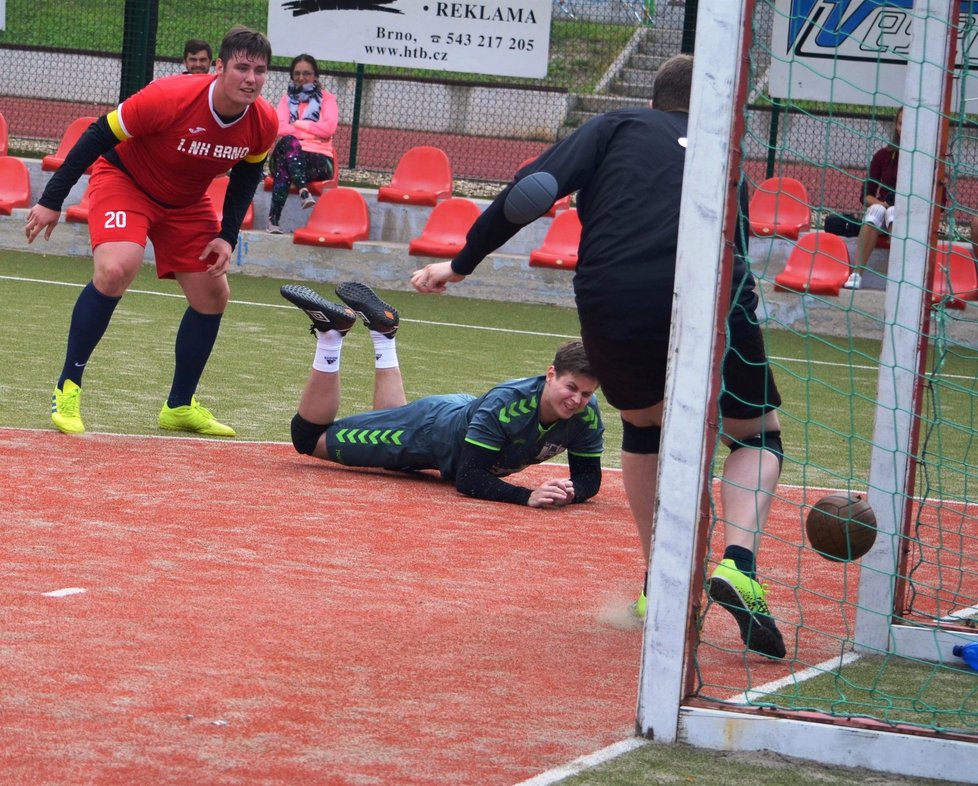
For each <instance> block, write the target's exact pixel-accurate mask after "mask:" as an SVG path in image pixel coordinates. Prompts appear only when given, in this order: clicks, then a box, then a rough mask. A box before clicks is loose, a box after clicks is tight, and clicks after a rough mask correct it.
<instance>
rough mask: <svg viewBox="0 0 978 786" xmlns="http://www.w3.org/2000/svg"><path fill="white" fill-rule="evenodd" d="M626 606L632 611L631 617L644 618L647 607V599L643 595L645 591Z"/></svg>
mask: <svg viewBox="0 0 978 786" xmlns="http://www.w3.org/2000/svg"><path fill="white" fill-rule="evenodd" d="M628 608H629V610H630V611H631V612H632V616H633V617H635V618H637V619H640V620H644V619H645V612H646V610H647V608H648V600H647V599H646V597H645V593H644V592H643V593H642V594H641V595H639V596H638V600H635V601H633V602H632V605H631V606H629V607H628Z"/></svg>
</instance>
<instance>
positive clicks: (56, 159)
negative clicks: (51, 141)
mask: <svg viewBox="0 0 978 786" xmlns="http://www.w3.org/2000/svg"><path fill="white" fill-rule="evenodd" d="M96 120H98V118H97V117H88V116H87V115H86V116H83V117H79V118H77V119H76V120H72V121H71V123H70V124H69V125H68V128H67V129H66V130H65V132H64V135H63V136H62V137H61V141H60V142H59V143H58V149H57V151H55V152H54V153H52V154H51V155H47V156H44V158H42V159H41V169H43V170H44V171H45V172H53V171H54V170H56V169H57V168H58V167H59V166H61V165H62V164H63V163H64V160H65V156H66V155H68V152H69V151H70V150H71V148H73V147H74V146H75V142H77V141H78V138H79V137H80V136H81V135H82V134H84V133H85V130H86V129H87V128H88V127H89V126H90V125H91V124H92V123H94V122H95V121H96ZM85 172H86V174H91V173H92V168H91V167H89V168H88V169H86V170H85Z"/></svg>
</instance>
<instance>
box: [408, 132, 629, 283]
mask: <svg viewBox="0 0 978 786" xmlns="http://www.w3.org/2000/svg"><path fill="white" fill-rule="evenodd" d="M596 121H600V122H596ZM609 135H610V130H609V126H608V125H607V124H606V123H605V121H603V120H601V119H600V118H595V119H594V120H590V121H588V122H587V123H585V124H584V125H583V126H581V127H580V128H578V129H577V130H576V131H575V132H574V133H573V134H571V135H570V136H568V137H567V138H565V139H563V140H562V141H560V142H558V143H557V144H556V145H553V146H552V147H550V148H549V149H548V150H546V151H544V152H543V153H541V154H540V155H539V156H538V157H537V158H536V159H534V160H533V161H531V162H530V163H529V164H527V165H526V166H524V167H523V168H522V169H520V170H519V171H518V172H517V173H516V177H515V179H514V180H513V182H511V183H510V184H509V185H507V186H506V188H504V189H503V190H502V191H501V192H500V193H499V195H498V196H497V197H496V198H495V199H494V200H493V201H492V203H491V204H490V205H489V206H488V207H487V208H486V209H485V210H484V211H483V212H482V215H480V216H479V218H477V219H476V221H475V223H474V224H473V225H472V228H471V229H470V230H469V232H468V234H467V235H466V236H465V246H464V247H463V248H462V250H461V251H459V253H458V254H457V255H456V256H455V258H454V259H453V260H452V261H451V262H450V263H449V262H435V263H433V264H430V265H427V266H426V267H424V268H421V269H420V270H416V271H414V273H413V274H412V275H411V284H412V286H413V287H414V288H415V289H416V290H418V291H419V292H444V291H445V285H446V284H448V283H451V282H457V281H461V280H462V279H464V278H465V277H466V276H467V275H469V274H470V273H472V271H474V270H475V268H476V266H477V265H478V264H479V263H480V262H481V261H482V260H483V259H485V258H486V257H487V256H488V255H489V254H490V253H492V252H493V251H495V250H496V249H497V248H499V247H500V246H501V245H503V243H505V242H506V241H507V240H509V239H510V238H511V237H513V235H515V234H516V233H517V232H519V231H520V230H521V229H522V228H523V227H524V226H526V225H527V224H530V223H532V222H533V221H535V220H536V218H537V217H538V216H540V215H543V214H544V213H546V212H547V210H548V209H549V208H550V206H551V205H552V204H553V203H554V201H556V200H557V199H560V198H562V197H565V196H567V195H568V194H572V193H574V192H575V191H578V190H579V189H581V188H583V187H584V186H585V185H587V183H588V182H589V181H590V179H591V176H592V175H593V174H594V172H595V170H596V169H597V167H598V165H599V164H600V162H601V158H602V156H603V155H604V150H605V147H606V145H607V140H608V138H609ZM541 173H546V175H547V176H549V182H550V183H551V184H552V185H548V187H547V189H546V191H547V193H548V195H549V193H550V192H551V191H552V195H553V197H552V199H550V202H549V204H547V205H545V206H543V207H542V209H541V210H540V211H539V212H538V213H535V214H534V212H533V211H532V210H531V211H529V212H526V210H527V207H528V204H530V203H533V201H534V199H533V197H534V195H536V194H539V193H540V191H539V189H537V188H531V189H529V190H528V191H527V192H526V193H522V194H521V193H520V183H521V181H525V180H526V179H527V178H530V177H531V176H533V175H538V174H541ZM527 182H529V181H527ZM539 183H540V181H538V183H537V185H539ZM511 197H512V198H511ZM507 203H508V204H507Z"/></svg>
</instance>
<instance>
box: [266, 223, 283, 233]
mask: <svg viewBox="0 0 978 786" xmlns="http://www.w3.org/2000/svg"><path fill="white" fill-rule="evenodd" d="M265 231H266V232H268V234H270V235H281V234H282V230H281V229H279V228H278V224H273V223H272V222H271V221H269V222H268V226H267V227H265Z"/></svg>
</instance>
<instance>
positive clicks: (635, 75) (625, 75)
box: [616, 63, 655, 98]
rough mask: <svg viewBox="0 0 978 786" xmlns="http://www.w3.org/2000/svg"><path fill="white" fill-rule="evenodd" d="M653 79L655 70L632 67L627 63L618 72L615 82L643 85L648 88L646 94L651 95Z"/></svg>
mask: <svg viewBox="0 0 978 786" xmlns="http://www.w3.org/2000/svg"><path fill="white" fill-rule="evenodd" d="M654 79H655V71H648V70H645V69H641V68H633V67H632V64H631V63H629V64H628V66H627V67H625V68H623V69H622V70H621V71H620V72H619V73H618V79H617V80H616V83H617V84H623V85H645V86H646V88H647V89H648V92H647V93H646V95H648V97H649V98H651V97H652V82H653V81H654Z"/></svg>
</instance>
